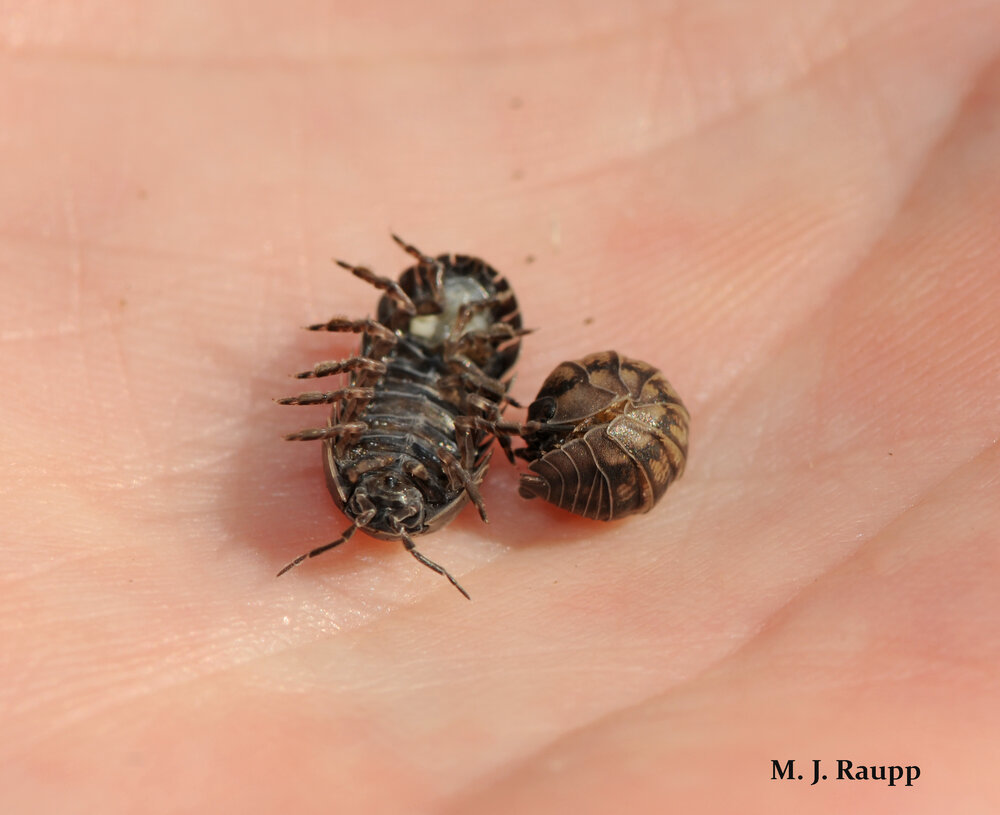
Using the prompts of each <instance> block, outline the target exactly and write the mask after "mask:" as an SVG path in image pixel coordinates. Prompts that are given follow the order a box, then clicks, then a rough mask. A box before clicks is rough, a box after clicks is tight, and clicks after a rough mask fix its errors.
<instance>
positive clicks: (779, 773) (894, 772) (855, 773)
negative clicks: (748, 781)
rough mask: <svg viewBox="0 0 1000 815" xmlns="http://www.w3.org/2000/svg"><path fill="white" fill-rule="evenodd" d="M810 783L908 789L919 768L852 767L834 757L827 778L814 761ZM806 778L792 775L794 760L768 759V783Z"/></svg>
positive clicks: (899, 765) (841, 759) (892, 765)
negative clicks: (881, 784)
mask: <svg viewBox="0 0 1000 815" xmlns="http://www.w3.org/2000/svg"><path fill="white" fill-rule="evenodd" d="M808 775H809V777H810V778H811V780H810V781H809V785H810V786H812V785H813V784H818V783H819V782H820V781H882V782H884V783H886V784H888V785H889V786H890V787H895V786H896V785H897V784H900V786H903V787H912V786H913V782H914V781H916V780H917V779H918V778H920V768H919V767H918V766H917V765H916V764H910V765H909V766H903V765H901V764H856V763H855V762H853V761H849V760H848V759H846V758H838V759H837V764H836V772H835V773H834V774H833V777H832V778H831V777H830V776H828V775H827V774H826V773H824V772H823V766H822V760H821V759H818V758H814V759H813V760H812V764H811V766H810V767H809V772H808ZM805 777H806V776H803V775H802V774H801V773H796V772H795V759H794V758H789V759H787V760H785V761H781V760H780V759H777V758H774V759H771V780H772V781H781V780H785V781H802V780H803V779H804V778H805Z"/></svg>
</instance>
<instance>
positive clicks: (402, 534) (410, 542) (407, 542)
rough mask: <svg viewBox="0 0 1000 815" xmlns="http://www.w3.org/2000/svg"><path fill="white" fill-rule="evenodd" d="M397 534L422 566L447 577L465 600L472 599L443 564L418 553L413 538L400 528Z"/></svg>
mask: <svg viewBox="0 0 1000 815" xmlns="http://www.w3.org/2000/svg"><path fill="white" fill-rule="evenodd" d="M399 534H400V537H401V538H402V539H403V546H405V547H406V551H407V552H409V553H410V554H411V555H413V556H414V557H415V558H416V559H417V560H419V561H420V562H421V563H423V564H424V566H426V567H427V568H428V569H432V570H433V571H435V572H437V573H438V574H439V575H442V576H443V577H447V578H448V581H449V582H450V583H451V585H453V586H454V587H455V588H456V589H458V590H459V591H460V592H462V594H463V595H464V596H465V599H466V600H471V599H472V598H471V597H469V593H468V592H467V591H466V590H465V589H463V588H462V587H461V586H460V585H459V582H458V581H457V580H456V579H455V578H454V577H452V576H451V574H449V572H448V570H447V569H446V568H444V566H438V565H437V564H436V563H435V562H434V561H433V560H431V559H430V558H427V557H424V556H423V555H422V554H420V552H418V551H417V549H416V544H415V543H414V542H413V539H412V538H410V536H409V535H407V534H406V533H405V532H403V531H402V530H400V533H399Z"/></svg>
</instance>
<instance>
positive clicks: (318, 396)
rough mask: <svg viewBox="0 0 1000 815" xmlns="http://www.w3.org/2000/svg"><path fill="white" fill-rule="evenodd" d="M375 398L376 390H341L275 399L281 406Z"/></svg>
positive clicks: (312, 392) (325, 403)
mask: <svg viewBox="0 0 1000 815" xmlns="http://www.w3.org/2000/svg"><path fill="white" fill-rule="evenodd" d="M374 396H375V389H374V388H341V389H340V390H336V391H327V392H326V393H323V392H321V391H309V392H308V393H300V394H299V395H298V396H286V397H285V398H284V399H275V400H274V401H275V402H277V403H278V404H279V405H332V404H334V403H335V402H342V401H344V400H347V399H358V400H368V399H372V398H374Z"/></svg>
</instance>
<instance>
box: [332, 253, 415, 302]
mask: <svg viewBox="0 0 1000 815" xmlns="http://www.w3.org/2000/svg"><path fill="white" fill-rule="evenodd" d="M334 262H335V263H336V264H337V265H338V266H341V267H342V268H344V269H347V270H348V271H349V272H351V274H353V275H354V276H355V277H360V278H361V279H362V280H364V281H365V282H366V283H371V284H372V285H373V286H374V287H375V288H376V289H380V290H382V291H384V292H385V293H386V294H387V295H389V297H391V298H392V299H393V300H395V301H396V305H398V306H399V307H400V308H401V309H402V310H403V311H405V312H406V313H407V314H416V313H417V307H416V306H415V305H413V301H412V300H411V299H410V296H409V295H408V294H407V293H406V292H405V291H403V289H402V288H401V287H400V285H399V283H397V282H396V281H395V280H392V279H391V278H388V277H381V276H380V275H377V274H375V272H373V271H372V270H371V269H368V268H366V267H365V266H352V265H351V264H350V263H347V262H346V261H343V260H336V261H334Z"/></svg>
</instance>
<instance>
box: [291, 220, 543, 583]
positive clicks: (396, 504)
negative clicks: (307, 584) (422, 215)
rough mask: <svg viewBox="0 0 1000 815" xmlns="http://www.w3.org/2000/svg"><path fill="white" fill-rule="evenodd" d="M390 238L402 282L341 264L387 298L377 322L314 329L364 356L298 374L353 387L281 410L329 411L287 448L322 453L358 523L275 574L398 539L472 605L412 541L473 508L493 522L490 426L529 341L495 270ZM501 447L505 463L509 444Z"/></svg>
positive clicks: (334, 488)
mask: <svg viewBox="0 0 1000 815" xmlns="http://www.w3.org/2000/svg"><path fill="white" fill-rule="evenodd" d="M392 237H393V239H394V240H395V241H396V243H398V244H399V246H400V247H402V249H403V250H404V251H405V252H407V253H408V254H409V255H411V256H412V257H413V258H415V259H416V263H415V264H414V265H412V266H410V267H409V268H407V269H406V270H405V271H404V272H403V273H402V274H401V275H400V276H399V279H398V280H392V279H390V278H385V277H380V276H378V275H376V274H375V273H374V272H372V271H371V270H370V269H367V268H365V267H363V266H353V265H351V264H349V263H345V262H344V261H339V260H338V261H337V263H338V264H339V265H340V266H342V267H343V268H345V269H347V270H348V271H350V272H351V273H352V274H354V275H355V276H357V277H359V278H361V279H362V280H365V281H366V282H368V283H371V284H372V285H373V286H375V287H376V288H377V289H379V290H381V291H382V292H383V294H382V296H381V298H380V299H379V302H378V307H377V309H376V317H375V319H364V320H349V319H346V318H341V317H334V318H333V319H332V320H329V321H328V322H325V323H317V324H316V325H310V326H307V328H308V330H310V331H341V332H353V333H358V334H361V349H360V352H359V353H358V354H357V355H356V356H353V357H351V358H349V359H344V360H338V361H331V362H320V363H319V364H317V365H315V366H314V367H313V368H312V369H311V370H308V371H303V372H302V373H299V374H296V375H295V376H296V378H298V379H310V378H316V377H325V376H330V375H334V374H342V373H347V374H349V375H350V380H349V385H348V386H347V387H344V388H340V389H337V390H332V391H329V392H325V393H322V392H309V393H302V394H300V395H298V396H293V397H289V398H285V399H279V400H277V401H278V403H279V404H283V405H317V404H326V405H332V406H333V407H332V413H331V415H330V418H329V420H328V422H327V425H326V427H320V428H313V429H308V430H302V431H300V432H298V433H292V434H290V435H288V436H286V437H285V438H286V439H288V440H290V441H321V442H322V445H323V464H324V468H325V470H326V481H327V486H328V488H329V490H330V493H331V495H332V496H333V499H334V501H335V503H336V504H337V506H338V507H339V508H340V509H341V510H343V512H344V514H345V515H347V517H348V518H349V519H350V520H351V524H350V526H348V527H347V529H345V530H344V532H343V534H341V536H340V537H339V538H337V539H336V540H335V541H333V542H332V543H328V544H325V545H323V546H319V547H317V548H315V549H313V550H311V551H309V552H306V553H305V554H303V555H300V556H299V557H297V558H295V560H293V561H292V562H291V563H289V564H288V565H287V566H285V567H284V568H283V569H282V570H281V571H280V572H278V574H279V575H282V574H284V573H285V572H287V571H288V570H289V569H291V568H292V567H293V566H296V565H298V564H299V563H301V562H302V561H303V560H305V559H306V558H310V557H315V556H316V555H319V554H322V553H323V552H326V551H327V550H329V549H332V548H333V547H334V546H338V545H340V544H342V543H345V542H346V541H348V540H349V539H350V538H351V536H352V535H353V534H354V533H355V532H356V531H357V530H358V529H361V530H364V531H365V532H367V533H368V534H369V535H372V536H374V537H376V538H383V539H390V540H401V541H402V542H403V545H404V547H405V548H406V550H407V551H408V552H410V554H411V555H413V557H415V558H416V559H417V560H418V561H419V562H420V563H422V564H423V565H424V566H427V567H428V568H430V569H433V570H434V571H435V572H437V573H438V574H441V575H443V576H444V577H446V578H447V579H448V580H449V581H451V583H452V585H454V586H455V588H457V589H458V590H459V591H460V592H461V593H462V594H463V595H465V596H466V597H468V596H469V595H468V593H467V592H466V591H465V589H463V588H462V587H461V586H460V585H459V583H458V581H457V580H455V578H454V577H452V575H451V574H450V573H449V572H448V571H447V570H446V569H445V568H444V567H442V566H439V565H438V564H437V563H434V562H433V561H431V560H429V559H428V558H427V557H425V556H424V555H423V554H421V553H420V552H419V551H417V549H416V547H415V545H414V542H413V538H414V537H416V536H418V535H424V534H426V533H428V532H433V531H435V530H437V529H441V528H442V527H444V526H445V525H446V524H447V523H448V522H449V521H451V520H452V518H454V517H455V515H457V514H458V512H459V510H461V509H462V507H463V506H465V504H466V503H467V502H468V501H469V500H471V501H472V502H473V503H474V504H475V505H476V507H477V508H478V510H479V514H480V515H481V516H482V518H483V520H484V521H485V520H486V509H485V507H484V506H483V500H482V497H481V496H480V494H479V485H480V483H481V482H482V480H483V477H484V475H485V474H486V469H487V466H488V465H489V460H490V455H491V453H490V449H489V448H490V445H491V443H492V441H493V433H492V430H493V427H494V425H495V423H496V422H497V421H498V420H499V419H500V417H501V411H502V409H503V407H505V405H506V403H508V402H511V400H510V399H508V397H507V389H508V386H509V379H510V372H511V369H512V368H513V365H514V362H515V361H516V360H517V356H518V352H519V349H520V337H521V336H522V335H523V334H525V333H527V332H526V331H525V330H524V329H523V328H522V327H521V315H520V313H519V311H518V306H517V300H516V299H515V297H514V292H513V290H512V289H511V288H510V286H509V285H508V283H507V281H506V280H505V279H504V277H503V276H502V275H500V274H499V273H498V272H497V271H496V270H495V269H493V268H492V267H491V266H489V265H487V264H486V263H484V262H483V261H482V260H479V259H478V258H474V257H469V256H466V255H438V256H437V257H430V256H428V255H424V254H423V253H422V252H420V250H418V249H417V248H416V247H414V246H412V245H410V244H408V243H406V242H405V241H403V240H402V239H401V238H399V237H397V236H396V235H393V236H392ZM502 442H503V444H504V449H505V450H506V451H508V454H509V449H510V448H509V441H508V440H507V439H506V438H505V439H503V440H502Z"/></svg>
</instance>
